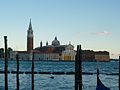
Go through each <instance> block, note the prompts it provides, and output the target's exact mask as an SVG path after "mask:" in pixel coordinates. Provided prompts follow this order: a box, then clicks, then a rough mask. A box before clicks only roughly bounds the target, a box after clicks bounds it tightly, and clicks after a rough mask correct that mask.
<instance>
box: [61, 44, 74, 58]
mask: <svg viewBox="0 0 120 90" xmlns="http://www.w3.org/2000/svg"><path fill="white" fill-rule="evenodd" d="M75 55H76V51H75V50H74V46H73V45H71V44H69V45H67V46H66V48H65V50H64V51H62V60H75Z"/></svg>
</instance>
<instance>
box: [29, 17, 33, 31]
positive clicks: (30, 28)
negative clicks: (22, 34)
mask: <svg viewBox="0 0 120 90" xmlns="http://www.w3.org/2000/svg"><path fill="white" fill-rule="evenodd" d="M28 30H32V24H31V18H30V23H29V28H28Z"/></svg>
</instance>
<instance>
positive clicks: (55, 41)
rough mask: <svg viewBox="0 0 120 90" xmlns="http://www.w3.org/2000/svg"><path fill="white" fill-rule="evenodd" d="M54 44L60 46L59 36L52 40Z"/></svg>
mask: <svg viewBox="0 0 120 90" xmlns="http://www.w3.org/2000/svg"><path fill="white" fill-rule="evenodd" d="M52 45H53V46H60V42H59V41H58V40H57V37H55V39H54V40H53V41H52Z"/></svg>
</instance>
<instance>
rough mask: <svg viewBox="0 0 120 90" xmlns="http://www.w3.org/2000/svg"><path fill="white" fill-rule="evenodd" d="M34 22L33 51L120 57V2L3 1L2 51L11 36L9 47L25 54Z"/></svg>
mask: <svg viewBox="0 0 120 90" xmlns="http://www.w3.org/2000/svg"><path fill="white" fill-rule="evenodd" d="M30 18H31V19H32V26H33V30H34V47H38V46H39V42H40V41H43V45H45V43H46V41H48V43H49V44H51V42H52V40H53V39H54V37H55V36H57V38H58V40H59V41H60V43H61V44H68V43H69V41H70V42H71V43H72V44H73V45H74V46H75V49H76V46H77V45H78V44H81V45H82V48H83V49H92V50H95V51H98V50H101V51H104V50H107V51H109V52H110V55H111V57H112V58H118V55H120V40H119V39H120V0H2V1H0V47H4V43H3V42H4V40H3V36H4V35H7V36H8V44H9V47H12V48H13V49H14V50H26V41H27V38H26V35H27V29H28V25H29V20H30Z"/></svg>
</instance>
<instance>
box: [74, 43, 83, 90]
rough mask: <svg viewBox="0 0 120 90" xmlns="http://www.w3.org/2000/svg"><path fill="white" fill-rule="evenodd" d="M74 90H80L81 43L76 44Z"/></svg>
mask: <svg viewBox="0 0 120 90" xmlns="http://www.w3.org/2000/svg"><path fill="white" fill-rule="evenodd" d="M75 90H82V50H81V45H78V46H77V53H76V56H75Z"/></svg>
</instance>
